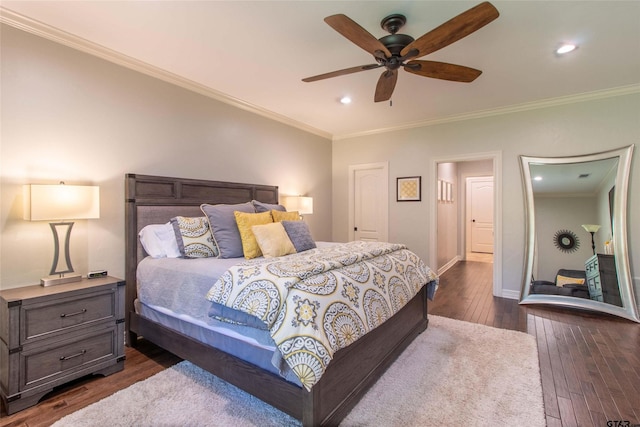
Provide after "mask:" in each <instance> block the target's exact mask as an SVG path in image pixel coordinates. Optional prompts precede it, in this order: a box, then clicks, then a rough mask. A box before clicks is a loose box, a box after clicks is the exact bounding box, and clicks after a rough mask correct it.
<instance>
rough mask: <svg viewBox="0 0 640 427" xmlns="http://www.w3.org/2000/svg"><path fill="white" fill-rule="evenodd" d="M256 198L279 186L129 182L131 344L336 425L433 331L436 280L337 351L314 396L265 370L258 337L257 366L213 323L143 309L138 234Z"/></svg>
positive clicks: (146, 178)
mask: <svg viewBox="0 0 640 427" xmlns="http://www.w3.org/2000/svg"><path fill="white" fill-rule="evenodd" d="M252 200H254V201H255V200H257V201H259V202H262V203H265V204H277V203H278V200H279V199H278V187H276V186H267V185H254V184H242V183H230V182H220V181H207V180H195V179H183V178H172V177H163V176H150V175H139V174H127V175H126V176H125V240H126V247H125V269H126V331H127V334H126V343H127V345H129V346H135V345H136V342H137V340H138V339H139V338H144V339H146V340H148V341H151V342H153V343H155V344H157V345H158V346H160V347H162V348H164V349H166V350H168V351H170V352H171V353H174V354H176V355H177V356H179V357H181V358H183V359H185V360H189V361H190V362H192V363H194V364H196V365H198V366H200V367H202V368H203V369H205V370H207V371H209V372H211V373H212V374H214V375H216V376H218V377H219V378H221V379H223V380H225V381H227V382H229V383H231V384H233V385H235V386H237V387H239V388H240V389H242V390H244V391H246V392H248V393H250V394H252V395H254V396H255V397H257V398H259V399H261V400H263V401H264V402H266V403H268V404H270V405H272V406H274V407H276V408H278V409H280V410H282V411H283V412H285V413H287V414H289V415H291V416H292V417H294V418H296V419H299V420H300V421H301V422H302V424H303V425H304V426H316V425H337V424H339V422H340V421H341V420H342V419H343V418H344V417H345V416H346V415H347V414H348V413H349V411H350V410H351V409H352V408H353V407H354V406H355V405H356V404H357V402H358V400H359V399H360V398H361V397H362V396H363V395H364V393H365V392H366V391H367V390H368V388H369V387H370V386H371V385H372V384H373V383H374V382H375V381H376V380H377V379H378V378H379V377H380V376H381V375H382V373H383V372H384V371H385V370H386V368H387V367H388V366H389V365H390V364H391V363H392V362H393V361H394V360H395V359H396V358H397V356H398V355H399V354H400V353H401V352H402V351H403V350H404V349H405V348H406V347H407V346H408V345H409V344H410V343H411V341H412V340H413V339H414V338H415V337H416V336H418V335H419V334H420V333H421V332H422V331H424V330H425V329H426V328H427V325H428V319H427V300H428V296H430V295H429V293H430V292H433V290H434V285H435V283H437V280H433V281H431V282H430V283H428V284H427V283H425V284H424V286H421V287H420V289H419V291H418V293H417V294H416V295H415V296H413V297H412V298H410V300H409V301H408V302H407V303H406V304H404V306H402V308H400V309H399V311H397V312H396V313H395V314H394V315H393V316H391V317H390V318H389V319H387V320H386V321H384V323H382V324H381V325H380V326H377V327H376V328H375V329H373V330H371V331H370V332H368V333H366V335H364V336H362V337H361V338H359V339H358V340H357V341H355V342H353V343H352V344H350V345H349V346H348V347H346V348H343V349H340V350H337V351H336V352H335V353H334V354H333V356H332V358H331V363H330V364H329V365H328V366H327V368H326V370H325V371H324V372H323V374H322V376H321V378H320V379H319V381H317V382H316V383H314V384H313V386H312V387H311V388H310V390H307V389H306V388H305V387H303V386H302V385H301V383H300V382H296V378H295V377H294V376H293V377H292V376H289V377H286V376H283V375H284V374H283V373H282V372H278V370H277V369H276V370H274V369H269V368H268V367H266V366H265V364H264V360H262V359H265V357H267V358H268V354H269V351H270V350H269V349H268V347H269V346H266V345H262V341H260V339H258V340H257V341H256V342H258V344H256V346H257V347H260V348H264V349H265V351H266V353H265V354H266V355H262V356H260V355H259V352H257V354H258V355H257V356H255V357H256V360H253V359H252V358H251V357H245V356H244V355H243V354H242V351H243V350H238V351H236V350H233V351H228V350H227V351H223V350H221V349H219V348H217V346H216V342H218V341H220V340H222V341H224V340H226V336H222V338H220V335H215V334H218V332H216V331H215V328H214V327H211V326H210V325H204V327H203V328H201V329H198V331H197V332H192V330H193V329H194V328H195V329H197V328H196V327H194V326H193V325H187V328H186V329H181V327H179V326H174V324H173V323H170V322H163V321H162V316H163V315H162V313H159V314H158V313H155V314H148V313H151V311H149V307H146V308H145V307H143V306H144V304H141V302H140V300H142V299H143V298H141V297H142V295H138V286H137V275H138V273H139V272H138V266H139V265H141V266H142V265H143V264H142V261H144V260H145V259H148V258H149V257H147V256H146V255H147V254H146V253H145V251H144V249H143V248H142V246H141V244H140V239H139V237H138V235H139V232H140V230H142V229H143V228H144V227H145V226H147V225H150V224H162V223H166V222H168V221H169V220H170V219H171V218H174V217H176V216H185V217H195V216H201V215H202V211H201V209H200V205H201V204H202V203H208V204H211V205H216V204H238V203H245V202H249V201H252ZM192 265H194V266H195V265H196V264H195V263H194V264H192ZM141 271H142V270H141ZM145 310H147V311H145ZM178 317H180V316H178ZM173 320H175V319H173ZM223 329H224V328H223ZM212 331H213V332H212ZM212 334H213V335H212ZM208 335H212V339H208V338H207V336H208ZM203 336H205V337H204V338H202V337H203ZM252 339H253V338H252ZM252 354H253V350H252ZM258 359H260V360H258ZM248 360H249V361H248Z"/></svg>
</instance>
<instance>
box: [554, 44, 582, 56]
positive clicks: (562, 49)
mask: <svg viewBox="0 0 640 427" xmlns="http://www.w3.org/2000/svg"><path fill="white" fill-rule="evenodd" d="M577 48H578V46H576V45H575V44H571V43H565V44H563V45H562V46H560V47H559V48H558V49H556V54H558V55H564V54H566V53H569V52H573V51H574V50H576V49H577Z"/></svg>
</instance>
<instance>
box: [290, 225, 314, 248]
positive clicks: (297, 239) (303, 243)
mask: <svg viewBox="0 0 640 427" xmlns="http://www.w3.org/2000/svg"><path fill="white" fill-rule="evenodd" d="M282 226H283V227H284V230H285V231H286V232H287V235H288V236H289V240H291V243H293V247H295V248H296V251H297V252H304V251H308V250H309V249H314V248H315V247H316V242H314V241H313V237H311V231H309V226H308V225H307V223H306V222H304V221H282Z"/></svg>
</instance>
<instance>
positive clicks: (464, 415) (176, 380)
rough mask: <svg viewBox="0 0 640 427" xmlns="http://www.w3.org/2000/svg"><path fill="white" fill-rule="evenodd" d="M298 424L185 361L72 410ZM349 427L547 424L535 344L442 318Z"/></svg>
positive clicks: (113, 420) (112, 417)
mask: <svg viewBox="0 0 640 427" xmlns="http://www.w3.org/2000/svg"><path fill="white" fill-rule="evenodd" d="M298 425H300V422H298V421H297V420H295V419H293V418H291V417H290V416H288V415H286V414H284V413H282V412H281V411H279V410H277V409H275V408H273V407H271V406H269V405H267V404H265V403H263V402H262V401H260V400H258V399H256V398H254V397H253V396H250V395H248V394H247V393H245V392H243V391H241V390H239V389H237V388H236V387H234V386H231V385H229V384H227V383H225V382H224V381H221V380H219V379H218V378H216V377H214V376H213V375H211V374H209V373H207V372H205V371H203V370H202V369H200V368H198V367H196V366H195V365H192V364H191V363H189V362H181V363H179V364H177V365H175V366H173V367H171V368H169V369H166V370H164V371H162V372H160V373H158V374H156V375H154V376H152V377H150V378H148V379H146V380H144V381H140V382H138V383H136V384H133V385H132V386H130V387H128V388H126V389H124V390H121V391H119V392H117V393H115V394H113V395H111V396H109V397H107V398H105V399H103V400H101V401H99V402H96V403H94V404H92V405H90V406H88V407H86V408H83V409H81V410H79V411H77V412H74V413H73V414H70V415H68V416H66V417H64V418H62V419H61V420H59V421H58V422H57V423H55V424H54V426H56V427H63V426H64V427H72V426H82V427H84V426H104V427H118V426H127V427H128V426H149V427H151V426H153V427H161V426H167V427H173V426H194V427H195V426H224V427H227V426H260V427H264V426H298ZM340 425H341V426H345V427H351V426H376V427H383V426H388V427H392V426H400V425H405V426H442V425H468V426H514V425H515V426H525V425H526V426H528V427H536V426H540V427H544V426H545V425H546V422H545V416H544V407H543V403H542V386H541V382H540V369H539V365H538V354H537V346H536V341H535V338H534V337H533V336H530V335H527V334H525V333H521V332H515V331H508V330H504V329H496V328H491V327H488V326H484V325H477V324H473V323H468V322H462V321H459V320H453V319H448V318H444V317H439V316H433V315H431V316H429V327H428V328H427V330H426V331H425V332H424V333H422V334H421V335H420V336H418V337H417V338H416V339H415V341H414V342H413V343H412V344H411V345H410V346H409V347H408V348H407V349H406V350H405V351H404V352H403V353H402V354H401V355H400V357H399V358H398V359H397V360H396V361H395V362H394V363H393V365H392V366H391V367H389V369H388V370H387V371H386V372H385V374H384V375H383V376H382V378H380V379H379V380H378V381H377V382H376V384H375V385H374V386H373V387H372V388H371V389H370V390H369V391H368V393H367V394H366V395H365V396H364V397H363V398H362V400H361V401H360V402H359V403H358V405H357V406H356V407H355V408H354V409H353V410H352V411H351V413H350V414H349V415H348V416H347V417H346V418H345V419H344V420H343V421H342V423H341V424H340Z"/></svg>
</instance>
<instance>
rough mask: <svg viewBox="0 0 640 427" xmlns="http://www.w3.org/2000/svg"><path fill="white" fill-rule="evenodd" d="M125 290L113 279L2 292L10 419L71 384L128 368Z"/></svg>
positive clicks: (2, 366) (0, 346) (3, 387)
mask: <svg viewBox="0 0 640 427" xmlns="http://www.w3.org/2000/svg"><path fill="white" fill-rule="evenodd" d="M124 285H125V282H124V281H122V280H120V279H116V278H114V277H108V276H107V277H101V278H97V279H83V280H82V281H80V282H74V283H67V284H64V285H56V286H50V287H43V286H40V285H35V286H27V287H22V288H15V289H8V290H5V291H0V397H1V398H2V403H3V404H4V407H5V410H6V411H7V413H8V414H12V413H14V412H17V411H20V410H22V409H25V408H27V407H29V406H32V405H35V404H36V403H38V400H40V398H42V396H44V395H45V394H46V393H48V392H50V391H51V390H52V389H53V388H54V387H56V386H58V385H61V384H64V383H65V382H68V381H70V380H73V379H76V378H79V377H82V376H85V375H89V374H102V375H109V374H112V373H114V372H117V371H120V370H122V369H123V368H124V294H125V286H124Z"/></svg>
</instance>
